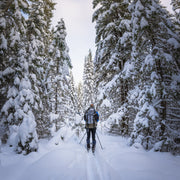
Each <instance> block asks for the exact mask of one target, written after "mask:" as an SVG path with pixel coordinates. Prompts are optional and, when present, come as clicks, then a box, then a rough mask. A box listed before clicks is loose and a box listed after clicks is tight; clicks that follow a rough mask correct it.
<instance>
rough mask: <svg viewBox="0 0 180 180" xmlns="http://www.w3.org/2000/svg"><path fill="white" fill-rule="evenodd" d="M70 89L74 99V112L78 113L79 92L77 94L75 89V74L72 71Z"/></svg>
mask: <svg viewBox="0 0 180 180" xmlns="http://www.w3.org/2000/svg"><path fill="white" fill-rule="evenodd" d="M69 81H70V82H69V89H70V92H71V93H70V94H71V99H72V102H73V104H72V105H73V106H72V109H74V112H76V113H77V112H78V100H77V92H76V89H75V82H74V76H73V73H72V71H70V79H69Z"/></svg>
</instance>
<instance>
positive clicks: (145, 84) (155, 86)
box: [128, 0, 180, 152]
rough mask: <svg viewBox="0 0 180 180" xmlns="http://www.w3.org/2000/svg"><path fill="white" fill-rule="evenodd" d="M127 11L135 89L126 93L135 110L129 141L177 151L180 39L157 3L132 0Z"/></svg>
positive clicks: (144, 145)
mask: <svg viewBox="0 0 180 180" xmlns="http://www.w3.org/2000/svg"><path fill="white" fill-rule="evenodd" d="M129 8H130V10H131V12H132V40H133V42H132V44H133V47H132V58H131V61H132V63H133V65H134V68H133V74H132V75H131V78H132V79H133V86H134V88H133V89H132V90H131V91H130V92H129V98H128V103H129V105H130V106H131V107H132V108H133V109H137V110H135V111H134V112H135V114H134V115H135V117H132V119H131V121H134V130H133V132H132V134H131V141H132V142H133V143H135V142H138V143H141V144H142V145H143V147H144V148H146V149H151V148H152V147H154V148H155V150H160V151H176V152H177V151H179V148H180V147H179V145H178V143H177V142H178V133H177V132H178V131H179V129H180V122H179V120H178V119H179V118H178V117H179V109H180V106H179V102H180V99H179V97H180V95H179V88H180V84H179V80H178V77H179V75H180V74H179V68H178V61H179V56H180V51H179V48H180V44H179V42H180V39H179V37H178V36H177V34H176V33H175V27H174V25H173V23H172V21H171V19H170V18H169V14H168V12H167V11H166V10H165V9H164V8H163V7H162V6H161V5H160V2H159V0H149V1H142V0H134V1H133V2H132V4H131V6H130V7H129ZM136 112H137V113H136ZM154 145H155V146H154Z"/></svg>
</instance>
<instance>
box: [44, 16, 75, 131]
mask: <svg viewBox="0 0 180 180" xmlns="http://www.w3.org/2000/svg"><path fill="white" fill-rule="evenodd" d="M65 38H66V28H65V23H64V20H63V19H61V20H60V21H59V22H58V24H57V26H56V29H55V31H54V32H53V41H52V45H51V48H50V51H49V53H50V56H51V63H50V66H49V72H48V82H49V83H48V88H47V93H48V96H49V97H50V98H49V101H50V103H49V106H50V112H51V113H52V114H55V115H57V116H56V118H55V119H54V120H53V122H52V123H53V124H54V125H53V128H54V131H57V130H59V129H60V128H61V126H62V125H63V124H66V125H69V122H66V121H65V120H66V119H68V118H69V121H71V120H72V118H73V117H74V111H73V110H74V109H72V107H73V106H72V104H73V100H72V97H71V95H72V94H71V89H70V88H71V86H70V73H69V69H70V68H71V67H72V65H71V60H70V57H69V48H68V46H67V44H66V39H65Z"/></svg>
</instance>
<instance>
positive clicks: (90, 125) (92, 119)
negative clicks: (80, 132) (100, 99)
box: [84, 104, 99, 152]
mask: <svg viewBox="0 0 180 180" xmlns="http://www.w3.org/2000/svg"><path fill="white" fill-rule="evenodd" d="M84 120H85V121H86V132H87V150H88V151H89V149H90V135H91V134H92V152H94V151H95V146H96V136H95V135H96V126H97V122H98V121H99V114H98V112H97V111H96V110H95V108H94V105H93V104H91V105H90V107H89V108H88V109H87V110H86V112H85V114H84Z"/></svg>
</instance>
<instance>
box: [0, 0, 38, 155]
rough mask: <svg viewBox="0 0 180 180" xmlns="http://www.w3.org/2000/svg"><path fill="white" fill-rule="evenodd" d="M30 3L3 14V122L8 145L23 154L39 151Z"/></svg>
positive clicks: (13, 6) (10, 6)
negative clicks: (30, 52)
mask: <svg viewBox="0 0 180 180" xmlns="http://www.w3.org/2000/svg"><path fill="white" fill-rule="evenodd" d="M23 13H28V2H27V1H23V2H22V1H14V0H13V1H11V2H9V3H7V4H6V5H5V9H3V11H1V14H0V16H1V28H2V29H3V31H2V33H1V38H2V39H1V40H2V42H1V54H2V65H3V66H2V71H1V73H0V74H1V80H2V81H1V83H2V84H1V85H2V87H3V86H4V87H5V88H2V89H1V93H3V91H4V90H6V91H7V93H5V95H6V97H5V102H4V104H3V106H2V108H1V122H2V123H3V125H4V126H5V128H6V131H5V132H4V135H6V137H7V139H4V140H7V141H8V144H9V145H11V146H14V147H15V148H16V150H17V151H18V152H19V153H20V152H23V153H25V154H27V153H29V152H31V151H36V150H37V148H38V145H37V132H36V122H35V116H34V114H33V108H32V107H35V106H36V105H35V103H36V101H35V99H36V97H35V96H36V95H35V94H34V92H33V90H32V84H31V81H30V74H29V62H28V61H27V49H26V47H27V46H26V45H27V39H26V22H25V18H24V17H23Z"/></svg>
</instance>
